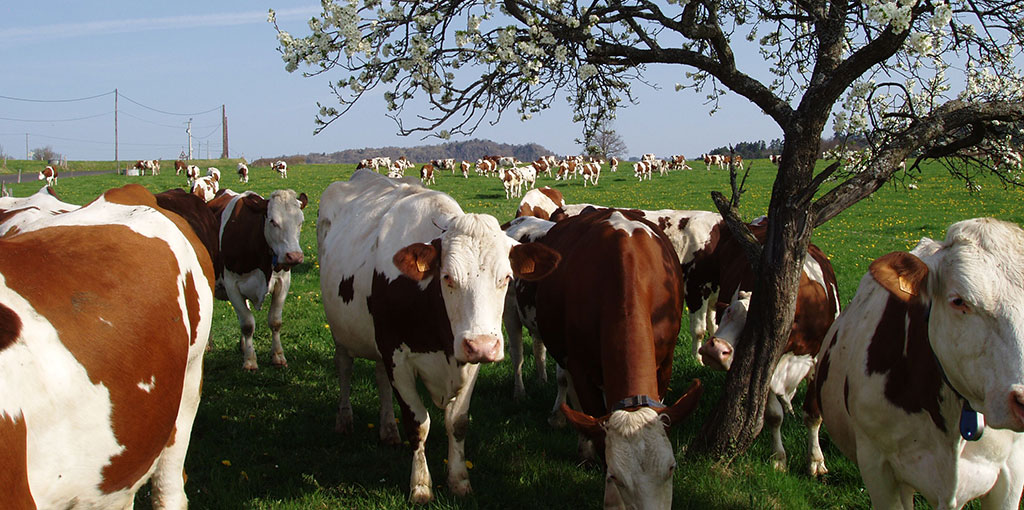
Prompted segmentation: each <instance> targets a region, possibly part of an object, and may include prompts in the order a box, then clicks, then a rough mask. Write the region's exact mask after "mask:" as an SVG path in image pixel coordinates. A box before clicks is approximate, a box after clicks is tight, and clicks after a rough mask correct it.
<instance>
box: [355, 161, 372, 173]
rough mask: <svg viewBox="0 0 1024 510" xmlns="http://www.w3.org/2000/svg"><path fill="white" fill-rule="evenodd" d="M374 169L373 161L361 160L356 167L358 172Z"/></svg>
mask: <svg viewBox="0 0 1024 510" xmlns="http://www.w3.org/2000/svg"><path fill="white" fill-rule="evenodd" d="M372 167H373V160H370V159H361V160H359V164H358V165H356V170H361V169H363V168H372Z"/></svg>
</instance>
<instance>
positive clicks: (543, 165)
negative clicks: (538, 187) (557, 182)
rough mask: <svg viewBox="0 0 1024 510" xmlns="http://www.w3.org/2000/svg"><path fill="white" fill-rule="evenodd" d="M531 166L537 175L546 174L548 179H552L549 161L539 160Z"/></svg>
mask: <svg viewBox="0 0 1024 510" xmlns="http://www.w3.org/2000/svg"><path fill="white" fill-rule="evenodd" d="M530 165H531V166H533V171H534V172H536V173H537V175H540V174H545V175H547V176H548V177H551V165H550V164H549V163H548V160H547V159H545V158H537V161H534V162H533V163H530Z"/></svg>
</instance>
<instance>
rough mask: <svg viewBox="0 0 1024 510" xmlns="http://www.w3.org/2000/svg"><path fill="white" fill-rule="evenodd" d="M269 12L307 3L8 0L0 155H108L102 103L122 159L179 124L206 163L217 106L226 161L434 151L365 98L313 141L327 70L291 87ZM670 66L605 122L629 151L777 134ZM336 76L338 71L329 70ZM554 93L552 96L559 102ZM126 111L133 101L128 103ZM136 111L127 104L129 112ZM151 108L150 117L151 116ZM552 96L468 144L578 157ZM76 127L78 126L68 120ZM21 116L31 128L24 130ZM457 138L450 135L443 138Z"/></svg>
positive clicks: (298, 27) (0, 35)
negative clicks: (47, 151)
mask: <svg viewBox="0 0 1024 510" xmlns="http://www.w3.org/2000/svg"><path fill="white" fill-rule="evenodd" d="M268 8H273V9H274V10H275V11H277V19H278V23H279V25H281V27H282V28H283V29H285V30H288V31H290V32H292V33H293V34H295V35H296V36H301V35H305V34H306V33H308V28H307V27H306V21H307V20H308V19H309V18H310V17H311V16H312V15H314V14H315V13H317V12H319V10H320V4H319V2H316V1H315V2H309V1H298V0H272V3H265V4H263V3H258V2H242V1H220V2H206V1H193V0H185V1H179V2H127V1H121V0H115V1H108V2H8V5H6V6H5V7H0V62H3V65H4V73H3V74H4V76H5V77H4V79H3V80H2V81H0V96H6V97H11V98H19V99H32V100H47V101H52V100H61V99H76V98H84V97H89V96H95V95H98V94H106V95H104V96H101V97H99V98H95V99H90V100H86V101H74V102H35V101H17V100H11V99H4V98H0V146H2V147H3V150H4V152H6V153H7V154H10V155H12V156H13V157H19V158H23V157H25V138H26V134H28V142H29V143H28V144H29V149H34V148H37V147H43V146H47V145H48V146H51V147H53V148H54V149H55V150H56V151H57V152H59V153H62V154H65V155H67V156H68V158H69V159H73V160H74V159H108V160H109V159H113V158H114V143H113V140H114V114H113V111H114V105H113V103H114V95H113V94H111V92H112V91H113V90H114V89H115V88H117V89H118V91H119V94H121V95H122V97H121V98H120V100H119V104H118V112H119V114H118V139H119V151H118V152H119V156H120V159H122V160H134V159H150V158H154V159H155V158H162V159H173V158H176V157H177V156H178V153H179V152H180V151H181V150H182V149H183V148H184V147H185V145H186V140H187V137H186V134H185V126H186V121H187V120H188V119H189V115H169V114H168V113H182V114H188V113H199V112H207V111H208V110H211V109H213V110H214V111H212V112H208V113H202V114H198V115H192V116H191V117H192V119H193V121H192V126H193V127H192V133H193V137H194V143H193V148H194V150H195V151H201V153H200V154H198V155H200V156H204V157H205V155H206V151H207V148H209V151H210V155H211V156H217V155H219V154H220V146H221V134H220V128H219V125H220V106H221V105H222V104H223V105H225V107H226V109H227V115H228V133H229V138H230V141H229V149H230V155H231V156H232V157H238V156H245V157H246V158H248V159H250V160H252V159H257V158H259V157H264V156H276V155H282V154H305V153H308V152H333V151H337V150H344V149H351V148H362V147H383V146H414V145H421V144H424V143H436V140H434V139H428V140H426V141H424V140H421V139H420V137H418V136H415V135H414V136H412V137H401V136H397V135H396V131H397V127H396V125H395V124H394V122H393V121H392V120H391V119H389V118H387V117H386V116H385V108H384V103H383V101H382V100H380V99H379V95H378V97H369V98H364V102H363V103H361V104H360V105H358V106H357V108H355V109H353V110H352V111H351V112H349V113H348V114H347V115H346V116H345V117H344V118H342V119H341V120H339V121H337V122H335V123H334V124H333V125H331V127H329V128H327V129H326V130H325V131H323V132H322V133H320V134H319V135H316V136H314V135H313V129H314V127H315V126H314V124H313V118H314V115H315V113H316V111H317V107H316V103H317V101H321V102H325V103H333V101H334V96H333V95H332V94H331V92H330V90H329V89H328V88H327V81H328V79H329V78H331V76H332V75H327V76H324V77H315V78H303V77H302V76H301V74H300V73H298V72H296V73H291V74H290V73H288V72H286V71H285V70H284V64H283V62H282V61H281V59H280V56H279V54H278V53H277V50H276V47H277V39H276V32H275V31H274V29H273V27H272V26H271V25H269V24H268V23H267V22H266V18H267V9H268ZM684 72H685V69H683V68H682V67H681V66H661V67H657V68H651V69H649V70H648V73H647V77H648V80H649V81H650V82H652V83H655V84H658V85H659V86H660V90H655V89H652V88H650V87H647V86H645V85H642V84H638V85H637V86H636V87H635V89H634V92H635V95H636V96H637V97H638V98H639V101H640V104H639V105H636V106H630V107H628V108H626V109H624V110H622V111H620V113H619V117H618V119H617V120H616V122H615V124H614V128H615V129H616V131H618V132H619V133H620V134H621V135H622V136H623V138H624V139H625V141H626V144H627V146H628V147H629V154H631V155H638V154H642V153H647V152H653V153H655V154H658V155H660V156H668V155H672V154H685V155H686V156H687V157H689V158H694V157H696V156H697V155H698V154H699V153H701V152H704V151H707V150H710V149H712V148H714V147H719V146H723V145H727V144H730V143H735V142H740V141H752V140H762V139H763V140H766V141H768V140H771V139H772V138H779V137H781V131H780V130H779V129H778V128H777V127H776V126H775V125H774V123H772V122H771V120H770V119H768V118H767V117H766V116H765V115H763V114H762V113H761V112H760V110H758V109H757V108H756V107H753V106H751V105H750V104H749V103H747V102H746V101H745V100H743V99H741V98H738V97H737V96H735V95H733V96H727V97H726V98H724V99H723V102H722V105H723V107H722V109H721V110H720V111H719V112H718V113H716V114H715V115H713V116H710V115H709V114H708V111H709V108H708V106H706V105H705V104H703V102H704V98H703V95H701V94H698V93H695V92H692V91H682V92H676V91H675V90H674V87H673V86H674V84H675V83H676V82H679V81H683V79H682V75H683V73H684ZM333 76H334V77H335V79H337V77H338V75H337V74H335V75H333ZM564 96H565V94H564V93H563V94H559V97H564ZM136 103H138V104H136ZM140 104H141V105H140ZM156 110H159V111H156ZM571 118H572V114H571V112H570V111H569V109H568V107H567V105H566V104H565V102H564V100H559V101H558V102H557V103H556V104H555V107H554V108H552V109H551V110H548V111H546V112H543V113H542V114H539V115H535V116H534V117H533V119H532V120H530V121H526V122H522V121H520V120H519V119H518V115H515V113H514V112H509V114H507V115H505V116H504V117H503V119H502V121H501V123H499V124H498V125H496V126H490V125H489V124H487V123H484V124H483V125H481V127H480V128H479V129H478V130H477V132H476V133H475V134H474V136H473V137H474V138H487V139H491V140H494V141H497V142H507V143H515V144H522V143H530V142H536V143H539V144H541V145H543V146H545V147H547V148H548V149H550V150H552V151H554V152H556V153H558V154H570V153H578V152H579V151H580V147H579V146H578V145H576V144H575V143H574V139H575V138H577V137H578V136H579V134H580V127H579V126H578V125H576V124H573V123H572V121H571ZM69 119H80V120H69ZM28 121H33V122H28ZM453 140H458V139H453Z"/></svg>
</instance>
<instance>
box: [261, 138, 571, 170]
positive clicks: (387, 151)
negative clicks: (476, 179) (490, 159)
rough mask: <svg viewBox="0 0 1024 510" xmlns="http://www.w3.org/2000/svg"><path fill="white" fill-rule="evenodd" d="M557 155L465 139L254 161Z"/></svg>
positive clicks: (531, 146)
mask: <svg viewBox="0 0 1024 510" xmlns="http://www.w3.org/2000/svg"><path fill="white" fill-rule="evenodd" d="M549 154H554V153H553V152H551V151H549V150H547V149H545V148H544V147H542V146H540V145H538V144H535V143H531V144H526V145H510V144H507V143H497V142H492V141H491V140H480V139H473V140H466V141H464V142H447V143H443V144H438V145H419V146H416V147H380V148H373V149H348V150H343V151H338V152H332V153H330V154H328V153H323V152H321V153H310V154H306V155H305V156H301V155H292V156H280V157H274V158H261V159H259V160H257V161H253V164H254V165H257V166H259V165H260V164H261V163H260V162H264V163H263V164H269V161H271V160H275V161H276V160H278V159H283V160H285V161H288V162H289V163H335V164H338V163H348V164H356V163H359V161H360V160H363V159H367V158H372V157H375V156H387V157H390V158H391V159H392V160H394V159H396V158H398V157H399V156H405V157H406V158H409V161H412V162H414V163H426V162H428V161H430V160H432V159H444V158H455V159H456V160H466V161H476V160H477V159H479V158H482V157H484V156H489V155H498V156H515V157H516V159H518V160H520V161H534V160H536V159H537V158H539V157H541V156H547V155H549Z"/></svg>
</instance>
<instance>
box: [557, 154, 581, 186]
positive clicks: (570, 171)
mask: <svg viewBox="0 0 1024 510" xmlns="http://www.w3.org/2000/svg"><path fill="white" fill-rule="evenodd" d="M582 164H583V163H580V162H579V161H577V160H575V159H566V160H565V161H562V164H561V165H558V173H557V174H555V180H556V181H558V180H566V181H567V180H569V179H573V178H575V177H576V173H577V169H578V167H579V166H580V165H582Z"/></svg>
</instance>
